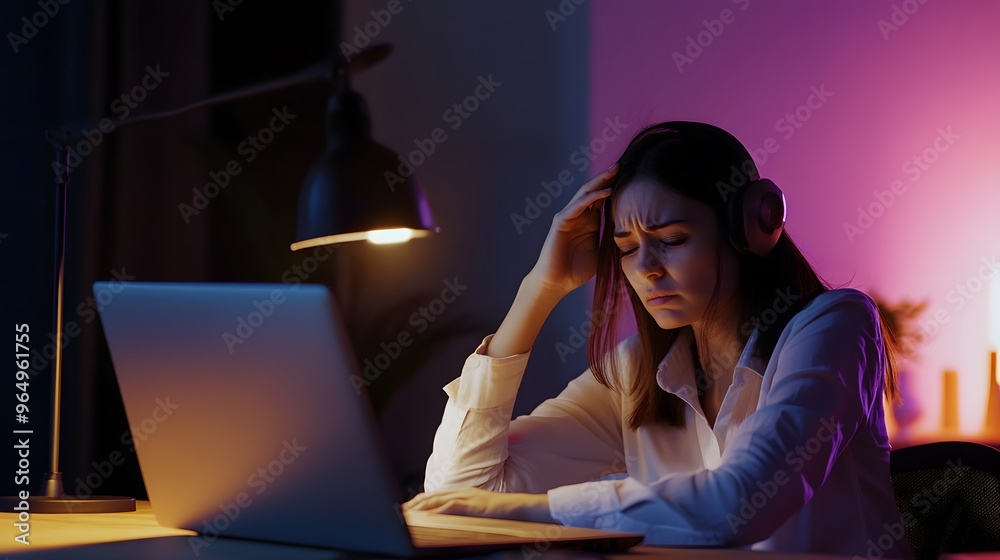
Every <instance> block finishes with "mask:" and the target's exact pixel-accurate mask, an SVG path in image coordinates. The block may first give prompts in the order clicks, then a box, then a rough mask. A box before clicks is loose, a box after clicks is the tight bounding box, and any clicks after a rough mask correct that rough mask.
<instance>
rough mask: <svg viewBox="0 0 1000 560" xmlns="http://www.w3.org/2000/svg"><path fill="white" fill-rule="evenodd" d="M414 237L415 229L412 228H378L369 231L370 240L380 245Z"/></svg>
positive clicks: (400, 241)
mask: <svg viewBox="0 0 1000 560" xmlns="http://www.w3.org/2000/svg"><path fill="white" fill-rule="evenodd" d="M412 237H413V230H412V229H410V228H396V229H376V230H372V231H369V232H368V241H370V242H372V243H377V244H379V245H385V244H387V243H402V242H404V241H409V240H410V239H411V238H412Z"/></svg>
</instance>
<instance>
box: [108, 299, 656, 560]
mask: <svg viewBox="0 0 1000 560" xmlns="http://www.w3.org/2000/svg"><path fill="white" fill-rule="evenodd" d="M94 295H95V298H96V299H97V301H100V302H102V303H103V307H102V308H101V309H100V310H99V313H100V317H101V323H102V325H103V327H104V332H105V336H106V337H107V341H108V348H109V350H110V352H111V359H112V362H113V364H114V368H115V375H116V377H117V379H118V385H119V388H120V390H121V395H122V400H123V401H124V403H125V411H126V414H127V416H128V421H129V426H130V429H131V444H132V445H134V447H135V452H136V454H137V456H138V460H139V466H140V469H141V470H142V475H143V480H144V481H145V484H146V491H147V493H148V496H149V501H150V503H151V504H152V506H153V511H154V512H155V515H156V520H157V521H158V522H159V523H160V524H161V525H163V526H166V527H173V528H182V529H190V530H194V531H197V532H198V533H199V536H197V537H192V539H194V540H192V541H191V543H192V547H193V548H195V549H196V550H195V551H196V552H197V548H198V547H200V546H208V545H210V544H211V541H212V540H214V539H216V538H218V537H220V536H223V537H237V538H245V539H255V540H263V541H269V542H279V543H289V544H298V545H304V546H311V547H321V548H332V549H340V550H347V551H356V552H365V553H375V554H385V555H393V556H421V555H451V554H474V553H480V552H489V551H493V550H503V549H522V551H524V550H528V551H530V550H532V549H537V550H539V551H544V550H547V549H548V548H550V547H556V548H559V547H571V548H583V549H591V550H624V549H627V548H629V547H631V546H633V545H635V544H638V543H639V542H640V541H641V540H642V538H643V537H642V535H637V534H630V533H617V532H609V531H599V530H590V529H582V528H573V527H565V526H561V525H553V524H547V523H533V522H522V521H512V520H504V519H488V518H477V517H471V516H458V515H444V514H432V513H428V512H415V511H407V512H405V513H404V512H402V509H401V507H400V503H401V502H402V501H403V500H402V497H403V496H402V492H401V489H400V488H399V486H398V483H397V482H396V479H395V477H394V475H393V473H392V472H391V469H390V468H389V462H388V459H387V455H386V452H385V450H384V448H383V445H382V442H381V440H380V434H379V431H378V428H377V425H376V422H375V418H374V415H373V413H372V410H371V406H370V403H369V402H368V400H367V395H366V394H365V393H364V387H363V384H361V383H357V379H359V378H358V377H354V378H352V376H360V375H361V373H360V371H359V368H358V365H357V361H356V360H355V358H354V355H353V350H352V349H351V347H350V345H349V343H348V339H347V337H346V335H345V329H344V326H343V325H342V324H341V321H340V319H339V315H338V311H337V308H336V305H335V302H334V298H333V297H332V296H331V294H330V293H329V291H328V290H327V289H326V288H325V287H324V286H319V285H305V284H299V285H288V284H214V283H213V284H198V283H160V282H151V283H146V282H128V283H125V284H122V283H120V282H95V283H94ZM352 379H353V381H352ZM375 382H377V381H375ZM199 539H200V541H199ZM524 547H527V548H526V549H525V548H524Z"/></svg>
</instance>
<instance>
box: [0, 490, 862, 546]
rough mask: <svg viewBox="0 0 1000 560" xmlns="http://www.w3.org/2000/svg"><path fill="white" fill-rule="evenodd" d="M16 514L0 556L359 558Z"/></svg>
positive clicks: (113, 522)
mask: <svg viewBox="0 0 1000 560" xmlns="http://www.w3.org/2000/svg"><path fill="white" fill-rule="evenodd" d="M15 520H16V516H15V515H14V514H11V513H0V527H3V529H2V531H0V535H2V538H3V541H2V542H0V555H9V557H11V558H26V559H37V560H63V559H70V558H72V559H74V560H77V559H81V558H86V559H87V560H90V559H93V560H119V559H120V560H137V559H142V560H161V559H163V560H167V559H170V560H173V559H191V560H230V559H231V560H246V559H265V558H275V559H282V560H320V559H331V558H338V559H339V558H358V557H360V556H358V555H355V554H345V553H340V552H336V551H331V550H324V549H316V548H308V547H298V546H286V545H279V544H272V543H263V542H253V541H245V540H238V539H217V540H215V541H213V542H212V543H211V545H210V546H207V547H203V548H200V549H198V550H197V551H196V550H195V547H192V546H191V543H192V541H193V539H192V537H193V536H195V535H197V533H195V532H194V531H187V530H183V529H168V528H166V527H161V526H160V525H159V524H157V523H156V519H155V518H154V516H153V510H152V508H151V507H150V505H149V502H141V501H140V502H136V511H134V512H128V513H104V514H79V515H61V514H33V515H32V516H31V533H30V537H29V542H30V543H31V544H30V545H29V546H25V545H23V544H20V543H18V542H15V541H14V537H15V536H16V531H15V530H14V527H13V523H14V521H15ZM477 558H490V559H503V560H507V559H510V560H530V559H531V558H566V559H596V558H609V559H619V558H620V559H628V560H632V559H641V560H645V559H652V558H668V559H695V560H714V559H724V560H744V559H746V560H760V559H762V558H778V559H785V560H797V559H801V560H824V559H830V560H843V559H844V558H849V557H840V556H828V555H815V554H764V553H760V552H752V551H747V550H733V549H700V550H694V549H670V548H661V547H651V546H639V547H635V548H633V549H631V550H630V551H629V552H628V553H625V554H614V555H607V556H601V555H599V554H596V553H587V552H576V551H558V552H557V551H553V550H549V551H546V552H545V553H543V554H540V555H538V556H534V557H532V556H526V555H525V554H523V553H522V552H521V551H520V550H515V551H510V552H502V553H495V554H491V555H487V556H479V557H477Z"/></svg>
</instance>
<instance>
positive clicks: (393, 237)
mask: <svg viewBox="0 0 1000 560" xmlns="http://www.w3.org/2000/svg"><path fill="white" fill-rule="evenodd" d="M430 234H431V232H429V231H427V230H425V229H409V228H398V229H378V230H372V231H357V232H351V233H341V234H338V235H325V236H323V237H314V238H312V239H306V240H303V241H297V242H295V243H292V250H293V251H299V250H301V249H308V248H310V247H319V246H320V245H332V244H335V243H347V242H349V241H366V240H367V241H371V242H372V243H379V244H383V243H400V242H403V241H409V240H410V239H412V238H414V237H427V236H428V235H430Z"/></svg>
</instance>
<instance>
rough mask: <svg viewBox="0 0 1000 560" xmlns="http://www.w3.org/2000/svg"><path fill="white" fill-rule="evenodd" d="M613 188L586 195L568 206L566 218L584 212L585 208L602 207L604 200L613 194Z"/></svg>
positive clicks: (568, 218)
mask: <svg viewBox="0 0 1000 560" xmlns="http://www.w3.org/2000/svg"><path fill="white" fill-rule="evenodd" d="M611 190H612V189H611V188H610V187H609V188H606V189H601V190H599V191H594V192H592V193H588V194H586V195H584V197H583V198H581V199H580V200H579V201H578V202H577V203H575V204H571V205H570V206H567V207H566V213H565V214H564V220H571V219H573V218H576V217H577V216H580V215H581V214H583V212H584V210H592V209H596V208H600V205H601V204H602V202H603V200H604V199H606V198H607V197H608V196H610V195H611Z"/></svg>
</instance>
